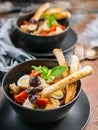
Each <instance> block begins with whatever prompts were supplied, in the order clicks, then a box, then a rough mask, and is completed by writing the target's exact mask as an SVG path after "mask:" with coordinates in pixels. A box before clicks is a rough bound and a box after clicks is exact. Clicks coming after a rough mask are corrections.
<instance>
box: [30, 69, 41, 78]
mask: <svg viewBox="0 0 98 130" xmlns="http://www.w3.org/2000/svg"><path fill="white" fill-rule="evenodd" d="M29 75H30V77H33V76H41V73H39V72H38V71H37V70H32V71H31V73H30V74H29Z"/></svg>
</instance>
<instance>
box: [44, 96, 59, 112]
mask: <svg viewBox="0 0 98 130" xmlns="http://www.w3.org/2000/svg"><path fill="white" fill-rule="evenodd" d="M59 106H60V102H59V100H57V99H54V98H50V100H49V103H48V104H47V105H46V106H45V109H47V110H50V109H54V108H58V107H59Z"/></svg>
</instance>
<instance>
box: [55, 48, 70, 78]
mask: <svg viewBox="0 0 98 130" xmlns="http://www.w3.org/2000/svg"><path fill="white" fill-rule="evenodd" d="M53 53H54V55H55V57H56V59H57V61H58V63H59V65H62V66H67V67H68V64H67V62H66V60H65V57H64V55H63V52H62V49H59V48H55V49H54V50H53ZM68 74H69V69H68V70H67V71H65V72H64V73H63V75H64V77H66V76H67V75H68Z"/></svg>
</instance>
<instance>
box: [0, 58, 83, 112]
mask: <svg viewBox="0 0 98 130" xmlns="http://www.w3.org/2000/svg"><path fill="white" fill-rule="evenodd" d="M33 61H51V62H56V63H58V62H57V60H55V59H45V58H44V59H34V60H29V61H25V62H22V63H19V64H18V65H15V66H14V67H13V68H11V69H10V70H9V71H8V72H7V73H6V74H5V75H4V77H3V80H2V84H1V88H2V90H3V93H4V96H5V97H6V98H7V99H8V100H9V101H10V102H11V103H12V104H14V105H16V106H18V107H19V108H22V109H27V110H30V111H32V110H33V111H42V112H46V111H55V110H59V109H62V108H64V107H66V106H69V105H70V104H71V103H73V102H74V101H75V100H76V99H77V98H78V97H79V95H80V93H81V90H82V84H81V80H78V82H79V83H80V88H79V91H78V93H77V95H76V96H75V97H74V99H72V100H71V101H70V102H69V103H66V104H65V105H62V106H60V107H58V108H53V109H49V110H45V109H33V108H32V109H31V108H27V107H24V106H22V105H20V104H18V103H16V102H15V101H14V100H13V99H12V98H10V97H9V96H8V95H7V94H6V92H5V90H4V81H5V79H6V77H7V76H8V74H9V73H10V72H11V71H12V70H13V69H15V68H17V67H18V66H20V65H22V64H25V63H29V62H33Z"/></svg>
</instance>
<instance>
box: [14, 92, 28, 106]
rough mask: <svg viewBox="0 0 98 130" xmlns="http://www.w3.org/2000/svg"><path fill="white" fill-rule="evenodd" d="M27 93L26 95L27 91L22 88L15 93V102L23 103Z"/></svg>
mask: <svg viewBox="0 0 98 130" xmlns="http://www.w3.org/2000/svg"><path fill="white" fill-rule="evenodd" d="M27 97H28V95H27V91H26V90H24V91H22V92H21V93H19V94H17V95H15V96H14V100H15V102H17V103H19V104H22V103H24V101H25V100H26V99H27Z"/></svg>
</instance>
